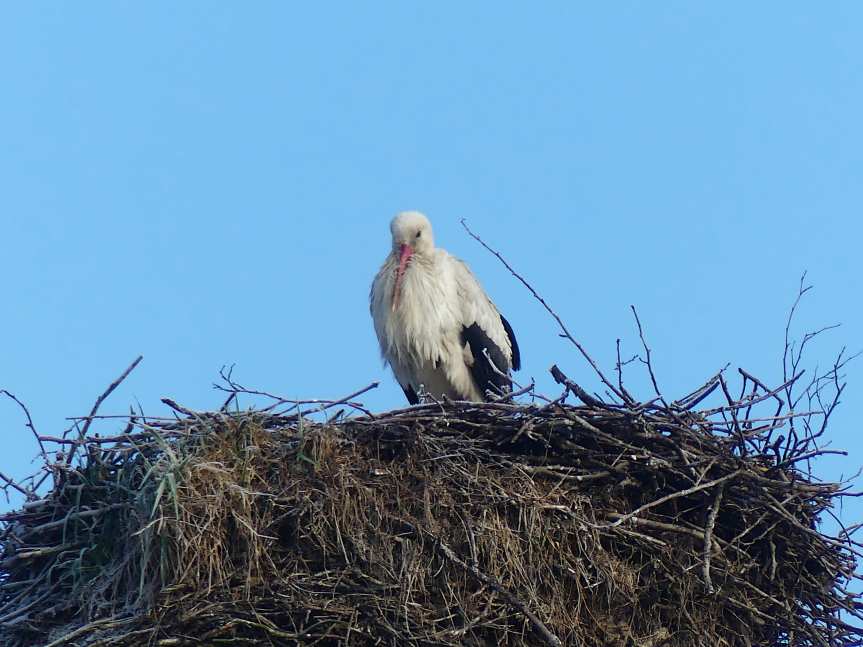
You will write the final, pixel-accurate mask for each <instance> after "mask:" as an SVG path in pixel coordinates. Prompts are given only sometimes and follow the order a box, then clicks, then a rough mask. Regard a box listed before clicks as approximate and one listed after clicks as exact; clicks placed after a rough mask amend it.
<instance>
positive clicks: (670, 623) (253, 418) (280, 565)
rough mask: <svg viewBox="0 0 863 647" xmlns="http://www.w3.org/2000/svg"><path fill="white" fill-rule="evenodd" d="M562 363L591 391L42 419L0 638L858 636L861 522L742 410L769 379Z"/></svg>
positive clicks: (797, 446) (34, 641)
mask: <svg viewBox="0 0 863 647" xmlns="http://www.w3.org/2000/svg"><path fill="white" fill-rule="evenodd" d="M555 377H556V378H557V379H558V380H559V381H561V383H563V384H565V385H566V386H567V393H569V392H575V393H577V394H578V395H580V397H582V398H583V400H586V401H587V402H588V404H586V405H585V406H573V405H570V404H567V403H565V397H561V398H559V399H558V400H555V401H548V400H545V401H539V400H537V401H534V403H533V404H526V405H524V404H513V403H512V399H511V396H509V397H506V398H503V399H501V400H500V401H497V402H493V403H486V404H478V403H445V404H438V403H432V404H424V405H418V406H414V407H410V408H407V409H402V410H398V411H393V412H389V413H385V414H379V415H375V416H372V415H362V416H359V417H354V418H346V419H344V418H339V417H337V419H336V420H335V421H334V420H329V421H325V420H321V419H320V418H319V419H318V421H317V422H315V421H312V420H310V419H309V418H307V417H304V416H303V415H302V414H297V413H290V414H289V413H282V414H278V413H275V412H274V411H276V409H274V408H273V407H270V408H268V409H269V410H266V411H242V412H229V411H227V410H224V409H223V410H221V411H218V412H211V413H200V412H194V411H189V410H187V409H184V408H183V407H180V406H179V405H176V404H175V403H173V402H171V401H167V402H168V403H169V404H170V405H171V406H173V407H174V408H175V409H176V410H177V411H178V412H181V413H182V415H181V416H179V417H175V418H173V419H152V418H147V419H144V418H141V417H131V418H129V419H128V420H127V421H126V427H125V429H124V430H123V431H122V433H119V434H118V435H115V436H113V437H104V436H103V437H99V436H94V435H93V434H87V433H86V432H87V428H86V427H89V422H91V421H92V419H93V415H92V414H91V416H89V417H87V418H86V423H85V428H84V429H83V430H82V431H83V433H82V434H81V435H80V436H79V437H78V438H53V439H51V438H46V437H40V439H41V440H42V441H43V442H46V443H47V442H51V441H53V442H58V443H61V444H62V445H63V447H64V451H65V453H64V454H62V455H60V456H59V457H58V459H57V460H55V461H53V462H50V463H48V464H47V467H48V469H50V470H51V473H52V474H53V477H54V485H53V488H52V489H51V491H50V492H49V493H48V494H47V496H44V497H42V498H35V497H34V498H33V499H32V500H30V501H28V502H27V503H26V504H25V505H24V506H23V508H22V509H20V510H18V511H15V512H12V513H9V514H6V515H4V516H3V520H4V521H5V524H4V529H3V532H2V539H3V541H4V546H5V549H4V554H3V561H2V564H0V569H2V570H0V643H2V644H3V645H7V646H10V647H15V646H19V645H21V646H23V645H50V646H52V647H54V646H59V645H100V646H108V645H166V646H167V645H295V644H320V645H335V644H353V645H523V644H528V645H540V644H547V645H558V644H565V645H583V646H600V645H614V646H624V645H632V646H640V647H651V646H652V647H660V646H662V645H664V646H669V647H670V646H678V645H679V646H684V645H685V646H692V645H699V646H708V645H709V646H711V647H721V646H732V645H734V646H737V645H741V646H742V645H745V646H752V645H759V646H760V645H801V646H802V645H819V646H827V645H830V646H833V645H858V644H860V639H861V635H863V634H861V632H860V631H859V630H858V629H856V628H855V627H854V626H853V624H852V623H853V622H855V619H857V618H860V611H859V608H860V607H859V605H858V600H857V598H856V597H855V596H854V595H852V594H851V593H849V592H848V591H847V589H848V586H849V583H851V581H852V580H854V579H855V578H856V575H855V568H856V555H857V554H858V553H857V544H856V543H855V542H854V541H853V540H852V539H851V537H850V533H848V532H845V533H844V534H840V535H839V536H838V537H830V536H828V535H827V534H825V533H824V532H822V531H820V530H819V529H818V523H819V521H820V519H821V517H822V515H823V514H825V513H827V512H829V510H830V508H831V507H832V506H833V504H834V503H836V502H837V499H838V497H841V496H844V495H847V494H848V493H847V492H846V491H845V490H844V488H843V486H842V485H839V484H831V483H822V482H819V481H817V480H816V479H814V478H813V477H812V476H811V474H810V473H809V471H808V469H807V468H806V465H807V464H808V462H809V459H811V458H812V457H814V456H815V455H817V454H818V453H821V452H822V451H823V450H819V449H817V448H814V445H813V443H812V442H810V441H806V442H803V441H797V442H795V443H793V444H792V443H789V442H784V443H783V437H780V436H776V435H774V434H776V430H777V429H778V428H780V427H781V426H782V425H786V424H787V423H788V422H789V420H791V421H793V420H794V419H795V418H794V417H793V416H791V417H789V416H779V415H773V416H768V418H766V419H759V418H757V417H756V414H755V413H754V411H755V410H756V409H757V408H758V407H757V406H755V405H757V404H759V403H764V402H766V401H771V399H777V396H776V394H777V393H778V392H779V390H774V391H767V390H766V389H760V390H759V388H758V387H756V388H755V389H754V390H753V391H752V393H750V394H748V395H746V396H745V397H742V398H741V399H740V400H739V401H733V402H732V401H731V400H730V398H729V402H728V404H727V405H723V406H721V407H718V408H714V409H710V410H703V411H699V412H696V411H694V408H695V406H696V405H697V404H698V403H699V402H701V401H702V400H703V399H704V397H705V396H706V395H707V394H709V393H711V392H713V391H714V389H717V393H718V392H719V390H718V387H719V386H721V387H722V388H723V390H726V387H725V383H724V380H723V379H722V376H721V375H719V376H717V377H716V378H714V379H713V380H712V381H711V382H708V384H707V385H705V387H703V388H702V389H700V390H699V391H697V392H696V393H694V394H692V395H691V396H689V397H688V398H684V399H683V400H681V401H678V402H675V403H671V404H665V403H664V402H660V401H659V400H658V399H657V401H654V402H651V403H642V404H634V403H631V402H630V403H629V404H606V403H603V402H600V401H599V400H597V399H596V398H594V397H591V396H589V395H587V394H586V393H584V391H582V390H581V389H580V388H579V387H578V386H577V385H575V384H573V383H572V382H570V381H569V380H567V379H566V376H564V375H563V374H562V373H560V371H556V373H555ZM759 384H760V383H759ZM785 386H787V385H783V387H785ZM726 392H727V390H726ZM232 395H234V396H235V395H236V393H233V394H232ZM565 395H566V394H565ZM282 402H284V401H282ZM330 404H345V405H346V406H353V405H352V403H351V402H349V399H344V400H341V401H337V402H335V403H330ZM327 406H329V405H327ZM330 410H332V409H330ZM294 411H296V409H295V410H294ZM94 413H95V408H94ZM777 439H778V440H777Z"/></svg>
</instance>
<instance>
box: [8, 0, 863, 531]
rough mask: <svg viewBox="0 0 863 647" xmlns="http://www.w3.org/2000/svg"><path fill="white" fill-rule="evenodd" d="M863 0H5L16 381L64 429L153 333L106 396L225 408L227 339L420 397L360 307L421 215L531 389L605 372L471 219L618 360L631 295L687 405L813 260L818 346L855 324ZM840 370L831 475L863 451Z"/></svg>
mask: <svg viewBox="0 0 863 647" xmlns="http://www.w3.org/2000/svg"><path fill="white" fill-rule="evenodd" d="M537 7H541V8H537ZM861 23H863V4H860V3H858V2H833V3H829V4H824V3H822V4H813V3H808V2H807V3H804V2H781V3H780V2H763V3H756V4H753V3H743V2H727V3H710V4H708V3H692V2H664V3H632V2H620V3H614V4H613V8H612V5H608V4H598V3H594V4H591V5H587V4H586V3H583V4H577V3H543V4H542V5H533V6H532V7H528V6H527V5H515V3H512V4H511V5H510V6H507V5H506V4H502V3H497V2H495V3H491V2H478V3H453V2H437V3H423V4H419V3H408V2H390V3H339V4H328V5H324V4H322V3H317V4H313V3H304V4H299V3H276V2H270V3H267V2H257V3H243V4H240V3H214V2H183V3H166V2H149V3H145V4H142V3H131V2H119V1H118V2H110V3H109V2H102V3H86V4H80V3H74V4H73V3H6V4H4V5H3V7H2V9H0V79H2V89H3V91H2V100H0V124H2V126H0V219H2V221H0V222H2V229H0V270H2V276H3V281H2V290H3V300H2V303H3V306H4V307H3V316H2V319H0V332H2V335H0V388H7V389H9V390H10V391H12V392H13V393H15V394H16V395H18V396H19V397H20V398H21V399H22V400H23V401H24V402H26V403H27V404H28V405H29V407H30V409H31V411H32V413H33V415H34V418H35V422H36V424H37V426H38V427H39V429H40V430H41V431H42V432H43V433H58V432H60V431H62V430H63V429H64V428H65V426H66V425H67V423H66V421H65V420H64V418H65V417H66V416H70V415H83V414H85V413H86V412H87V411H88V410H89V408H90V407H91V405H92V403H93V400H94V399H95V397H96V396H97V395H98V394H99V393H100V392H101V391H102V390H103V389H104V388H105V386H106V385H107V384H108V383H109V382H110V381H111V380H112V379H113V378H114V377H115V376H116V375H117V374H118V373H119V372H120V371H121V370H122V369H123V368H125V366H126V365H128V363H129V362H130V361H131V360H132V359H133V358H134V357H135V356H136V355H138V354H139V353H140V354H143V355H144V361H143V363H142V364H141V365H140V366H139V367H138V369H137V370H136V371H135V372H134V373H133V374H132V375H131V377H130V378H129V380H128V381H127V382H126V383H125V384H124V385H123V386H122V387H121V388H120V389H118V390H117V392H115V394H114V395H113V396H112V397H111V399H110V400H109V401H108V402H106V403H105V405H103V409H102V410H103V412H105V413H109V412H113V413H122V412H124V411H126V410H127V409H128V405H129V404H130V403H134V402H136V401H138V402H140V403H141V405H142V406H143V408H144V410H145V411H146V412H148V413H150V414H157V413H164V412H165V407H164V406H163V405H162V404H161V403H160V402H159V398H160V397H161V396H171V397H173V398H174V399H176V400H178V401H179V402H181V403H183V404H185V405H186V406H189V407H193V408H198V409H205V408H212V407H215V406H218V404H220V403H221V400H222V398H221V394H218V393H214V392H213V390H212V388H211V384H212V382H213V381H214V380H215V378H216V377H217V372H218V370H219V368H220V367H221V366H222V365H223V364H233V363H235V364H236V369H235V375H236V377H237V378H238V379H239V380H240V381H242V382H247V383H249V384H250V385H254V386H257V387H259V388H265V389H268V390H271V391H274V392H278V393H282V394H285V395H289V396H303V397H337V396H341V395H345V394H347V393H349V392H351V391H353V390H355V389H356V388H359V387H361V386H364V385H365V384H367V383H369V382H371V381H373V380H381V387H380V388H379V389H378V390H377V391H375V392H373V393H371V394H369V395H368V397H366V398H365V401H366V403H367V404H368V405H370V406H372V407H373V408H377V409H381V408H391V407H394V406H397V405H401V404H402V403H403V398H402V395H401V392H400V391H399V390H398V388H397V387H396V386H395V383H394V382H393V380H392V378H391V377H390V375H389V373H388V372H387V371H385V370H384V369H383V368H382V366H381V362H380V359H379V356H378V351H377V347H376V342H375V339H374V334H373V331H372V327H371V322H370V319H369V316H368V310H367V295H368V288H369V284H370V282H371V279H372V276H373V275H374V273H375V271H376V270H377V268H378V266H379V264H380V262H381V261H382V259H383V257H384V255H385V254H386V252H387V250H388V245H389V240H388V229H387V225H388V221H389V219H390V217H391V216H392V215H393V214H394V213H395V212H396V211H398V210H401V209H421V210H424V211H426V212H427V213H428V214H429V216H430V217H431V219H432V222H433V224H434V226H435V229H436V238H437V241H438V243H439V244H440V245H441V246H444V247H446V248H448V249H449V250H450V251H452V252H454V253H456V254H457V255H459V256H461V257H463V258H465V259H466V260H467V261H468V262H469V263H470V264H471V265H472V266H473V268H474V269H475V271H476V272H477V274H478V275H479V277H480V278H481V280H482V281H483V282H484V284H485V286H486V287H487V289H488V291H489V292H490V293H491V294H492V296H493V298H494V299H495V300H496V302H497V303H498V305H499V306H500V307H501V309H502V310H503V311H504V313H505V314H506V316H507V317H508V319H509V320H510V321H511V322H512V324H513V326H514V327H515V329H516V332H517V334H518V337H519V340H520V343H521V346H522V352H523V357H524V365H525V368H524V371H523V372H522V374H521V378H522V379H525V380H526V379H529V377H530V376H533V377H535V378H536V380H537V382H538V384H539V385H540V388H541V389H542V390H545V391H549V392H554V393H557V391H558V390H557V388H556V387H554V386H552V384H551V380H550V378H549V377H548V376H547V369H548V367H549V366H550V365H551V364H552V363H554V362H557V363H559V364H560V365H561V367H562V368H563V369H564V370H565V371H566V372H567V373H569V374H570V375H571V376H572V377H573V378H575V379H577V380H579V381H581V382H583V383H585V386H588V387H591V388H595V387H596V384H597V382H596V380H595V379H594V377H593V375H592V374H591V373H590V371H589V369H588V367H587V366H586V364H585V363H584V362H583V361H582V360H581V358H580V357H579V356H578V355H577V354H576V353H575V352H574V349H572V348H571V347H569V346H568V345H567V344H566V342H564V341H563V340H561V339H559V338H558V337H557V336H556V328H555V325H554V323H553V321H551V319H550V318H549V317H548V316H547V315H546V314H545V313H544V312H543V311H542V310H541V308H540V307H539V306H538V304H536V303H535V302H534V301H532V300H531V298H530V296H529V295H528V293H527V292H526V291H525V290H524V289H523V288H522V287H521V286H520V285H519V284H517V283H516V282H515V281H514V280H513V279H512V278H511V277H510V276H509V275H508V274H507V272H506V271H505V270H504V269H503V268H502V267H501V266H500V265H499V264H498V263H497V261H496V260H495V259H494V258H493V257H491V256H490V255H488V254H487V253H486V252H485V251H484V250H482V249H481V248H480V247H479V246H478V245H477V244H476V243H474V242H473V241H472V240H470V239H469V238H468V237H467V235H466V234H465V233H464V232H463V230H462V229H461V228H460V226H459V224H458V223H459V219H460V218H463V217H465V218H468V220H469V222H470V224H471V226H472V227H473V228H474V229H475V230H476V231H478V232H479V233H481V234H482V235H483V236H484V237H485V238H486V239H487V240H488V241H489V242H490V243H491V244H493V245H495V246H496V247H498V248H499V249H500V250H501V251H502V252H503V253H504V254H505V255H506V257H507V258H508V259H509V260H510V261H511V262H512V263H513V264H515V266H516V267H517V268H518V269H519V270H520V271H522V272H523V273H524V274H525V275H526V276H527V277H528V278H529V279H530V280H531V281H532V282H533V283H534V284H535V286H536V287H537V288H538V289H539V290H540V291H541V292H542V293H543V294H544V295H545V296H546V297H547V298H548V299H549V301H550V302H551V303H552V304H553V305H554V306H555V307H556V309H557V310H558V311H559V312H560V314H561V315H562V316H563V318H564V319H565V320H566V321H567V322H568V323H569V325H570V327H571V329H572V331H573V333H574V334H575V335H576V336H577V337H578V338H579V339H580V340H581V341H582V342H583V343H584V344H585V345H586V346H587V347H588V348H589V349H590V350H591V352H592V353H593V354H594V356H595V357H596V359H597V360H598V361H599V362H600V363H601V364H602V365H603V367H604V368H606V369H607V370H609V371H610V370H611V368H612V366H613V361H614V346H615V340H616V339H617V338H618V337H620V338H622V340H623V342H622V343H623V344H624V351H625V352H626V351H628V352H630V353H632V352H635V351H637V350H638V347H637V337H636V336H635V334H634V333H635V329H634V326H633V322H632V317H631V314H630V312H629V304H635V305H636V306H637V307H638V308H639V311H640V314H641V317H642V320H643V323H644V324H645V327H646V329H647V333H648V336H649V339H650V341H651V345H652V347H653V350H654V355H655V362H656V367H657V371H658V375H659V378H660V381H661V382H662V384H663V386H664V390H665V391H666V393H667V394H668V395H669V396H670V397H675V396H679V395H682V394H683V393H685V392H687V391H689V390H691V389H692V388H694V387H695V386H697V385H699V384H701V383H702V382H703V380H704V379H705V378H706V377H707V376H708V375H710V374H711V373H713V372H714V371H716V370H717V369H718V368H719V367H721V366H722V365H724V364H725V363H726V362H731V364H732V369H733V368H734V367H736V366H744V367H745V368H747V369H748V370H750V371H752V372H754V373H756V374H758V375H760V376H762V378H763V379H764V380H766V381H769V382H772V383H777V382H778V381H780V378H781V369H780V361H779V360H780V355H781V351H782V331H783V325H784V319H785V316H786V312H787V309H788V307H789V305H790V303H791V301H792V300H793V297H794V294H795V291H796V286H797V282H798V279H799V276H800V274H801V272H802V271H803V270H804V269H808V271H809V278H810V280H811V282H813V283H814V284H815V285H816V291H815V292H814V294H813V295H812V296H811V297H810V298H809V299H808V301H806V302H805V304H804V306H803V309H802V312H801V317H800V319H799V326H798V328H797V330H798V331H799V332H803V331H805V330H807V329H810V328H812V327H816V326H819V325H822V324H829V323H834V322H842V323H843V327H842V328H840V329H838V330H835V331H831V332H830V333H829V335H825V336H824V337H823V338H822V339H821V340H819V343H818V344H817V345H816V346H815V347H814V348H813V354H812V355H811V356H810V357H811V360H812V362H811V363H812V364H814V363H816V362H817V363H819V364H821V365H822V366H823V365H825V364H826V363H827V362H829V361H830V358H831V356H832V355H833V353H835V352H836V351H837V350H838V349H839V348H840V347H841V346H842V345H843V344H847V345H848V346H849V347H850V348H852V349H855V350H856V349H859V348H860V347H861V346H863V306H861V299H860V295H861V275H863V271H861V270H863V261H861V252H860V242H861V234H863V225H861V223H860V214H861V203H863V182H861V177H863V176H861V174H863V126H861V123H863V120H861V115H863V77H861V75H863V71H861V70H863V68H861V65H860V61H861V60H863V39H861V38H860V33H861ZM632 368H633V370H634V367H632ZM732 375H733V373H732ZM848 378H849V380H850V385H849V387H848V391H847V394H846V396H845V398H844V400H845V406H844V408H841V409H840V410H839V412H838V413H837V414H836V417H835V422H834V425H833V428H832V431H831V434H832V437H833V439H834V444H835V445H836V446H838V447H844V448H847V449H849V450H850V451H851V452H852V455H851V456H850V457H849V458H847V459H836V460H824V461H822V462H821V463H819V464H818V470H819V472H820V473H821V474H822V475H823V476H825V477H827V478H836V477H838V476H839V475H840V474H842V473H850V472H853V471H854V470H855V469H856V467H857V466H858V465H859V464H861V463H863V441H861V439H860V434H859V419H858V417H856V416H855V415H853V412H852V409H854V408H855V404H854V403H855V402H858V401H859V399H860V394H861V392H863V370H861V364H856V365H852V366H850V367H849V370H848ZM631 382H632V383H633V385H634V386H636V387H638V389H637V390H638V391H639V393H640V394H641V395H642V396H645V397H647V396H649V391H648V389H647V385H646V384H645V383H644V382H643V381H642V380H636V379H635V377H634V376H633V377H632V378H631ZM109 428H110V427H108V428H103V430H108V429H109ZM0 430H2V434H3V448H4V449H3V455H2V459H0V469H2V470H3V471H4V472H7V473H9V474H12V475H15V476H23V475H24V474H26V473H28V472H29V471H31V470H33V469H35V467H36V464H35V463H32V462H31V459H32V457H33V456H34V454H35V447H34V444H33V442H32V439H31V438H30V436H29V435H28V433H27V431H26V429H24V427H23V424H22V418H21V415H20V412H19V411H18V410H17V408H16V407H15V406H14V404H12V403H11V402H8V401H2V402H0ZM6 506H7V504H6V503H5V502H3V503H2V504H0V508H3V507H6ZM859 512H860V508H859V507H855V508H849V510H847V511H846V515H845V516H846V519H849V520H857V518H858V517H859V516H860V515H859Z"/></svg>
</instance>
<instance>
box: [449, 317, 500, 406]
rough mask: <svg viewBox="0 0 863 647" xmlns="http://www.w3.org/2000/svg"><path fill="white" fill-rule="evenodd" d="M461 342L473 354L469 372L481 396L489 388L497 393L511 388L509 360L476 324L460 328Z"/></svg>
mask: <svg viewBox="0 0 863 647" xmlns="http://www.w3.org/2000/svg"><path fill="white" fill-rule="evenodd" d="M461 342H462V344H467V348H468V349H469V350H470V353H471V355H472V356H473V363H472V364H471V365H470V373H471V376H472V377H473V379H474V382H476V385H477V387H479V390H480V393H482V394H483V396H485V392H486V391H487V390H489V389H490V390H492V391H495V392H499V393H502V392H504V391H509V390H511V389H512V381H511V380H510V379H509V378H508V377H507V374H508V372H509V371H508V369H507V365H508V364H509V362H507V359H506V356H505V355H504V354H503V351H502V350H501V349H500V347H498V346H497V344H495V343H494V342H493V341H492V340H491V339H490V338H489V336H488V335H486V334H485V331H484V330H483V329H482V328H480V327H479V325H478V324H475V323H474V324H471V325H470V326H467V327H465V328H462V331H461ZM486 353H488V356H486ZM491 362H494V366H492V364H491ZM495 368H497V370H495Z"/></svg>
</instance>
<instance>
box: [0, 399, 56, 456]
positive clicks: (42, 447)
mask: <svg viewBox="0 0 863 647" xmlns="http://www.w3.org/2000/svg"><path fill="white" fill-rule="evenodd" d="M0 394H3V395H5V396H6V397H8V398H11V399H12V400H14V401H15V403H16V404H17V405H18V406H19V407H21V410H22V411H24V415H25V416H27V428H28V429H30V431H32V432H33V435H34V436H35V437H36V442H37V443H39V452H40V453H41V454H42V459H43V460H44V461H46V462H47V461H48V454H46V453H45V445H43V444H42V439H41V438H39V432H37V431H36V427H35V425H34V424H33V418H31V417H30V412H29V411H28V410H27V407H26V406H24V403H23V402H21V400H19V399H18V398H16V397H15V396H14V395H12V394H11V393H9V391H7V390H6V389H0Z"/></svg>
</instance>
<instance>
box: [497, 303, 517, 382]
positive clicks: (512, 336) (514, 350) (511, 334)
mask: <svg viewBox="0 0 863 647" xmlns="http://www.w3.org/2000/svg"><path fill="white" fill-rule="evenodd" d="M500 322H501V323H502V324H503V329H504V330H505V331H506V336H507V337H509V344H510V346H512V370H513V371H517V370H519V369H520V368H521V352H520V351H519V350H518V342H517V341H516V340H515V333H514V332H513V331H512V326H510V325H509V322H508V321H507V320H506V319H505V318H504V316H503V315H501V316H500Z"/></svg>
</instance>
